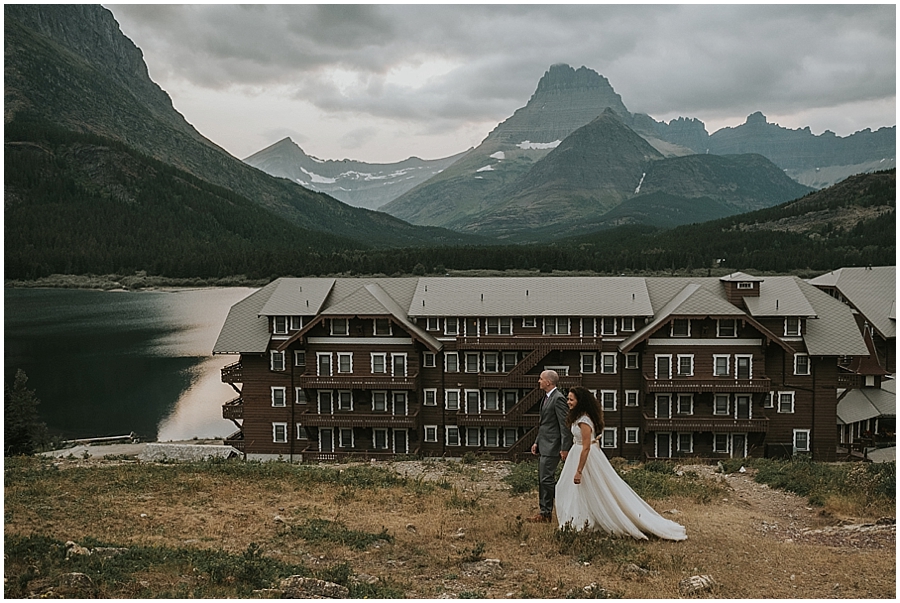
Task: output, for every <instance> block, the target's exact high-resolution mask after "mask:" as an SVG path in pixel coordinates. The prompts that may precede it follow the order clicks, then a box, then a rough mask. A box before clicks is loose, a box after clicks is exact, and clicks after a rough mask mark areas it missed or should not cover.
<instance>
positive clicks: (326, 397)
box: [319, 389, 333, 415]
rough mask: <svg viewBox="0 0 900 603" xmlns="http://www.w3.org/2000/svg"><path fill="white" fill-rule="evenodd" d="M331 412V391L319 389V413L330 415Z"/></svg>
mask: <svg viewBox="0 0 900 603" xmlns="http://www.w3.org/2000/svg"><path fill="white" fill-rule="evenodd" d="M332 412H333V409H332V407H331V391H329V390H327V389H320V390H319V414H320V415H330V414H331V413H332Z"/></svg>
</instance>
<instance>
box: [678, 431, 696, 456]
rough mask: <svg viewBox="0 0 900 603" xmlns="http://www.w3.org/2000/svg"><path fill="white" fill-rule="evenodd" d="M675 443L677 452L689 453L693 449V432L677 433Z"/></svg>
mask: <svg viewBox="0 0 900 603" xmlns="http://www.w3.org/2000/svg"><path fill="white" fill-rule="evenodd" d="M676 445H677V446H678V448H677V450H678V452H683V453H685V454H689V453H691V452H693V451H694V434H693V433H679V434H678V439H677V440H676Z"/></svg>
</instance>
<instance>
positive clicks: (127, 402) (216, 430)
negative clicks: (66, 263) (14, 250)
mask: <svg viewBox="0 0 900 603" xmlns="http://www.w3.org/2000/svg"><path fill="white" fill-rule="evenodd" d="M253 291H254V289H249V288H242V287H229V288H219V289H184V290H176V291H139V292H123V291H88V290H78V289H9V288H7V289H6V290H5V293H4V361H5V364H4V376H5V379H6V381H7V382H11V379H12V377H13V375H14V374H15V371H16V369H19V368H21V369H23V370H24V371H25V372H26V374H27V375H28V387H29V388H30V389H33V390H35V392H36V394H37V396H38V398H39V399H40V401H41V404H40V406H39V407H38V409H39V412H40V414H41V418H42V420H43V421H45V422H46V423H47V426H48V427H49V428H50V430H51V432H52V433H58V434H61V435H62V436H63V437H67V438H73V437H95V436H105V435H122V434H127V433H129V432H131V431H134V432H135V433H137V434H138V435H140V436H142V437H145V438H157V439H159V440H161V441H166V440H178V439H190V438H192V437H200V438H213V437H221V436H225V435H228V434H229V433H231V432H233V431H234V430H235V426H234V424H233V423H231V422H230V421H226V420H224V419H222V404H223V403H224V402H226V401H228V400H230V399H231V398H233V397H234V396H235V395H236V394H235V392H234V390H233V389H232V388H231V386H229V385H227V384H225V383H222V382H221V378H220V372H219V371H220V369H221V368H222V367H223V366H225V365H226V364H229V363H231V362H234V361H235V360H237V358H236V357H234V356H212V348H213V344H215V341H216V337H217V336H218V334H219V330H220V329H221V328H222V323H223V322H224V321H225V317H226V316H227V314H228V310H229V309H230V307H231V306H232V305H233V304H234V303H235V302H237V301H239V300H241V299H243V298H245V297H246V296H247V295H249V294H250V293H252V292H253Z"/></svg>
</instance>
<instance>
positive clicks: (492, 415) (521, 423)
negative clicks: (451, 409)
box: [456, 412, 541, 427]
mask: <svg viewBox="0 0 900 603" xmlns="http://www.w3.org/2000/svg"><path fill="white" fill-rule="evenodd" d="M540 420H541V417H540V416H539V415H537V414H520V415H516V416H513V415H508V414H503V413H499V412H484V413H478V414H467V413H464V412H460V413H458V414H457V415H456V424H457V425H459V426H460V427H469V426H471V427H534V426H536V425H537V424H538V423H539V422H540Z"/></svg>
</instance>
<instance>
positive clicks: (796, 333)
mask: <svg viewBox="0 0 900 603" xmlns="http://www.w3.org/2000/svg"><path fill="white" fill-rule="evenodd" d="M784 336H785V337H800V319H799V318H797V317H791V316H789V317H787V318H785V319H784Z"/></svg>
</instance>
